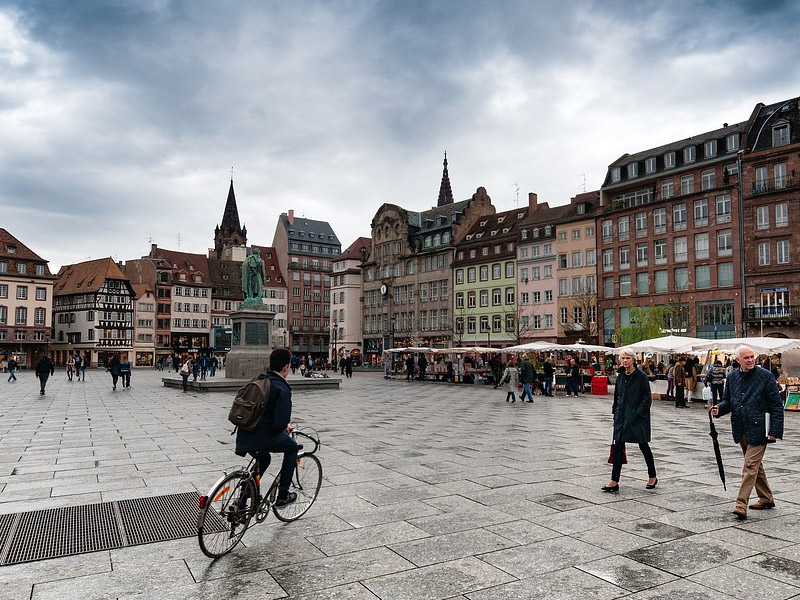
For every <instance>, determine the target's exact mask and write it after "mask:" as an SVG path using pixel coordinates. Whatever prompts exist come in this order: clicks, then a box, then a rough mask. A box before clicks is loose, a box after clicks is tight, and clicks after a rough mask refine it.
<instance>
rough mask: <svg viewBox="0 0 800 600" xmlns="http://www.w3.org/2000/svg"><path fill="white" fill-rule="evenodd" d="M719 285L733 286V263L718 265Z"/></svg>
mask: <svg viewBox="0 0 800 600" xmlns="http://www.w3.org/2000/svg"><path fill="white" fill-rule="evenodd" d="M717 283H718V285H719V286H721V287H728V286H732V285H733V263H719V264H718V265H717Z"/></svg>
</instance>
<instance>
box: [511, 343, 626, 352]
mask: <svg viewBox="0 0 800 600" xmlns="http://www.w3.org/2000/svg"><path fill="white" fill-rule="evenodd" d="M555 350H560V351H564V352H609V351H611V350H613V348H608V347H606V346H593V345H592V344H581V343H575V344H556V343H555V342H531V343H530V344H520V345H519V346H510V347H508V348H504V349H503V352H548V351H555Z"/></svg>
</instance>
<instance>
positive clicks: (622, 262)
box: [619, 246, 631, 269]
mask: <svg viewBox="0 0 800 600" xmlns="http://www.w3.org/2000/svg"><path fill="white" fill-rule="evenodd" d="M619 268H620V269H630V268H631V248H630V246H620V249H619Z"/></svg>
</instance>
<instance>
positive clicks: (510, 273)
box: [506, 261, 514, 279]
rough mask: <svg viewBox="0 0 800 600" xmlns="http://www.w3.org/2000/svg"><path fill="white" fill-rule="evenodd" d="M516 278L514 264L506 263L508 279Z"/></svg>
mask: <svg viewBox="0 0 800 600" xmlns="http://www.w3.org/2000/svg"><path fill="white" fill-rule="evenodd" d="M513 277H514V263H513V262H510V261H509V262H507V263H506V278H508V279H511V278H513Z"/></svg>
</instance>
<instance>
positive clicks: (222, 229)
mask: <svg viewBox="0 0 800 600" xmlns="http://www.w3.org/2000/svg"><path fill="white" fill-rule="evenodd" d="M245 245H247V229H245V228H244V227H242V226H241V224H240V223H239V210H238V209H237V208H236V194H235V193H234V191H233V175H231V186H230V188H229V189H228V200H227V201H226V202H225V212H223V213H222V223H221V224H220V225H217V227H216V229H215V230H214V249H215V250H216V253H217V258H222V254H223V250H224V249H225V248H230V247H231V246H245Z"/></svg>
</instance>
